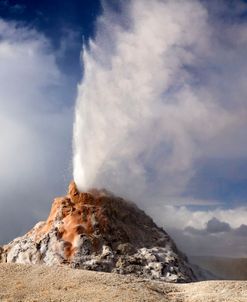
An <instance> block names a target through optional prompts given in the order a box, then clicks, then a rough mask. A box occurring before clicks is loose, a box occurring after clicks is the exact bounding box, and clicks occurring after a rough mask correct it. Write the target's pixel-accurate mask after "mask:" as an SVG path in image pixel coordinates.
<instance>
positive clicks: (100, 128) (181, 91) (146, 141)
mask: <svg viewBox="0 0 247 302" xmlns="http://www.w3.org/2000/svg"><path fill="white" fill-rule="evenodd" d="M127 2H128V4H126V3H125V5H124V7H123V8H122V14H121V16H117V17H116V16H115V15H114V12H111V11H110V10H109V9H108V8H105V11H104V14H103V16H101V17H100V18H99V20H98V26H97V34H96V37H95V39H94V40H91V41H89V45H88V46H85V45H84V50H83V55H82V58H83V64H84V75H83V80H82V83H81V84H80V85H79V89H78V97H77V103H76V110H75V124H74V160H73V161H74V180H75V182H76V184H77V186H78V188H79V189H80V190H81V191H83V190H87V189H89V188H91V187H97V188H106V189H109V190H110V191H112V192H115V193H116V194H118V195H120V196H125V197H128V198H130V199H132V200H135V201H138V200H142V202H144V203H145V202H146V203H149V202H150V199H151V198H152V200H153V201H154V200H159V201H161V200H164V199H165V197H166V196H179V194H181V192H182V191H183V190H184V188H185V186H186V184H187V182H188V180H190V178H191V176H192V175H193V172H194V169H193V163H194V160H195V159H197V158H198V156H199V155H200V152H201V150H202V149H203V148H204V146H205V145H206V144H207V142H208V140H209V139H211V138H212V137H214V135H216V134H217V133H218V132H219V131H220V130H221V129H222V128H223V127H224V126H225V125H226V124H227V123H228V122H229V120H230V117H229V116H228V114H227V113H226V112H225V111H224V109H223V108H222V106H221V105H220V104H218V103H217V101H216V100H215V98H214V97H213V96H211V95H209V94H206V93H205V90H204V87H203V86H201V83H200V77H199V76H198V75H200V70H201V69H203V68H204V63H205V60H207V59H208V60H209V56H210V55H211V54H210V48H209V47H208V45H210V44H211V43H210V34H209V33H210V28H209V27H208V23H207V11H206V9H205V7H203V5H202V4H201V3H200V2H199V1H198V2H197V1H174V0H168V1H160V0H152V1H149V0H134V1H127ZM178 8H179V9H178ZM188 16H189V17H188ZM191 24H195V26H191ZM212 65H213V62H212Z"/></svg>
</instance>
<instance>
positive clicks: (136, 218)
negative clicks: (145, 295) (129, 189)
mask: <svg viewBox="0 0 247 302" xmlns="http://www.w3.org/2000/svg"><path fill="white" fill-rule="evenodd" d="M0 262H16V263H25V264H30V263H31V264H46V265H50V266H51V265H61V264H63V265H68V266H70V267H73V268H79V269H88V270H95V271H104V272H116V273H119V274H134V275H136V276H141V277H144V278H149V279H157V280H163V281H170V282H190V281H195V279H196V277H195V275H194V273H193V271H192V268H191V266H190V265H189V263H188V262H187V258H186V257H185V256H184V255H183V254H182V253H181V252H180V251H178V249H177V248H176V246H175V244H174V242H173V241H172V239H171V238H170V237H169V236H168V234H167V233H166V232H165V231H164V230H163V229H161V228H159V227H157V226H156V225H155V223H154V222H153V220H152V219H151V218H150V217H149V216H147V215H146V214H145V213H144V212H143V211H142V210H140V209H139V208H138V207H137V206H136V205H135V204H133V203H131V202H128V201H125V200H123V199H122V198H119V197H116V196H114V195H112V194H111V193H109V192H107V191H105V190H95V189H94V190H91V191H90V192H86V193H80V192H79V191H78V190H77V188H76V185H75V183H74V182H72V183H71V184H70V186H69V192H68V195H67V196H65V197H60V198H56V199H55V200H54V203H53V205H52V208H51V212H50V215H49V217H48V219H47V221H45V222H39V223H38V224H36V225H35V226H34V228H33V229H31V230H30V231H29V232H28V233H27V234H26V235H24V236H23V237H19V238H16V239H15V240H13V241H12V242H10V243H9V244H7V245H5V246H3V248H1V249H0Z"/></svg>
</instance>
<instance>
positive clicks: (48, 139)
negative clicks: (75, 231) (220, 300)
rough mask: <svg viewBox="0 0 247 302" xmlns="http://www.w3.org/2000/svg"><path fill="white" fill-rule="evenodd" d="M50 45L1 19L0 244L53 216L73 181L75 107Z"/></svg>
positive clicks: (12, 23) (39, 37)
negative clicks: (55, 205)
mask: <svg viewBox="0 0 247 302" xmlns="http://www.w3.org/2000/svg"><path fill="white" fill-rule="evenodd" d="M67 97H68V95H67V93H66V77H65V76H64V75H63V74H62V73H61V71H60V69H59V68H58V66H57V63H56V56H55V52H54V50H53V49H52V47H51V46H50V43H49V41H48V40H47V39H46V38H45V37H44V36H43V35H42V34H40V33H38V32H37V31H35V30H34V29H30V28H27V27H25V26H24V25H21V24H17V23H14V22H6V21H4V20H1V19H0V133H1V150H0V167H1V169H0V183H1V190H0V211H1V219H0V229H1V234H0V240H1V243H2V242H6V241H7V240H10V239H13V238H14V237H16V236H17V235H20V234H21V233H23V232H24V231H26V230H27V228H29V227H31V226H32V225H33V223H34V222H36V221H37V220H39V219H41V218H42V219H43V218H45V217H46V215H47V211H48V209H49V207H50V202H51V200H52V199H53V198H54V197H55V196H56V194H61V193H62V192H63V191H64V188H66V185H67V181H68V179H69V178H70V173H69V169H68V166H69V158H70V156H71V147H70V145H71V139H70V137H71V124H72V118H73V111H72V108H71V107H69V106H67V105H66V103H65V100H66V99H67Z"/></svg>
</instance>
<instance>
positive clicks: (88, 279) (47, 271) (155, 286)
mask: <svg viewBox="0 0 247 302" xmlns="http://www.w3.org/2000/svg"><path fill="white" fill-rule="evenodd" d="M0 301H1V302H7V301H8V302H12V301H13V302H21V301H32V302H34V301H36V302H37V301H44V302H51V301H54V302H55V301H56V302H58V301H70V302H73V301H78V302H79V301H81V302H83V301H90V302H94V301H100V302H103V301H110V302H114V301H126V302H127V301H128V302H131V301H140V302H147V301H168V302H170V301H171V302H173V301H174V302H175V301H176V302H202V301H204V302H223V301H224V302H237V301H238V302H247V281H206V282H198V283H191V284H169V283H163V282H154V281H145V280H142V279H138V278H134V277H130V276H120V275H115V274H107V273H98V272H91V271H83V270H73V269H69V268H66V267H46V266H37V265H35V266H30V265H17V264H0Z"/></svg>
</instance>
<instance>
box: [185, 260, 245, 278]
mask: <svg viewBox="0 0 247 302" xmlns="http://www.w3.org/2000/svg"><path fill="white" fill-rule="evenodd" d="M189 259H190V262H191V263H195V264H197V265H199V266H200V267H202V268H203V269H206V270H208V271H210V272H211V273H213V274H214V275H215V276H218V277H219V278H220V279H228V280H247V258H226V257H225V258H224V257H212V256H211V257H210V256H194V257H193V256H191V257H189Z"/></svg>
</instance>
